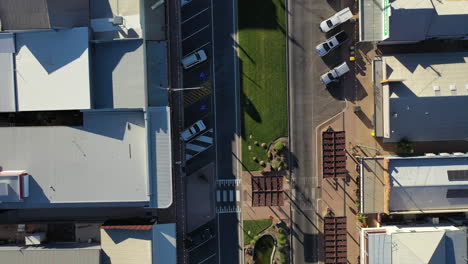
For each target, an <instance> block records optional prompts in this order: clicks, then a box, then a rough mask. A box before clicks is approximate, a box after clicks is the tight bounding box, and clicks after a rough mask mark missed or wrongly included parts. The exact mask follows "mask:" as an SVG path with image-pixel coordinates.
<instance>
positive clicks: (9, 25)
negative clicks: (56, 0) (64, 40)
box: [0, 0, 50, 30]
mask: <svg viewBox="0 0 468 264" xmlns="http://www.w3.org/2000/svg"><path fill="white" fill-rule="evenodd" d="M0 20H1V22H2V30H24V29H48V28H50V22H49V14H48V11H47V0H2V1H0Z"/></svg>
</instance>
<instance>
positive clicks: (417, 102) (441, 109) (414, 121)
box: [379, 52, 468, 142]
mask: <svg viewBox="0 0 468 264" xmlns="http://www.w3.org/2000/svg"><path fill="white" fill-rule="evenodd" d="M382 71H383V76H382V79H383V80H389V81H391V82H389V83H388V84H386V85H384V87H383V93H382V94H383V96H382V98H383V102H384V104H383V105H384V111H383V113H384V114H383V118H384V122H383V124H384V137H385V141H386V142H397V141H399V140H400V139H401V138H403V137H407V138H408V139H409V140H411V141H442V140H465V139H466V138H467V134H468V115H466V114H465V112H466V111H467V110H468V75H467V74H466V73H467V72H468V53H466V52H455V53H417V54H396V55H393V56H384V57H383V63H382ZM379 81H382V80H379Z"/></svg>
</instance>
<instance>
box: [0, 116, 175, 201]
mask: <svg viewBox="0 0 468 264" xmlns="http://www.w3.org/2000/svg"><path fill="white" fill-rule="evenodd" d="M83 119H84V121H83V126H79V127H65V126H48V127H2V128H0V145H1V146H2V149H3V151H2V152H0V160H1V163H2V164H1V166H2V167H3V169H5V170H26V171H27V172H28V173H29V174H30V175H31V176H30V180H29V182H30V187H29V192H30V195H29V197H28V198H26V199H25V200H24V201H23V202H18V203H0V208H54V207H63V206H64V205H68V206H70V207H86V206H89V204H93V203H113V204H116V205H117V206H128V204H126V203H125V202H139V203H145V204H148V203H149V194H148V182H147V181H148V176H147V175H148V172H147V162H148V161H147V149H146V148H147V141H146V140H147V139H146V127H145V120H144V113H143V112H142V111H135V112H122V111H113V112H85V113H83ZM169 166H170V165H169Z"/></svg>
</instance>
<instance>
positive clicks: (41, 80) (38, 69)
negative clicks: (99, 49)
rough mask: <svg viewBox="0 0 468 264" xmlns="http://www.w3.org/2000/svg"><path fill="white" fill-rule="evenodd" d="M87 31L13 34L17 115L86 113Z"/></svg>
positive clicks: (88, 99)
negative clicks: (26, 113) (83, 111)
mask: <svg viewBox="0 0 468 264" xmlns="http://www.w3.org/2000/svg"><path fill="white" fill-rule="evenodd" d="M88 34H89V30H88V28H85V27H84V28H73V29H66V30H55V31H41V32H22V33H17V34H16V51H17V52H16V55H15V61H16V90H17V102H18V110H19V111H37V110H65V109H89V108H91V99H90V80H89V61H88V58H89V54H88V45H89V43H88Z"/></svg>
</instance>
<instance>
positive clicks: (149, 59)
mask: <svg viewBox="0 0 468 264" xmlns="http://www.w3.org/2000/svg"><path fill="white" fill-rule="evenodd" d="M146 71H147V73H146V76H147V79H148V80H147V82H148V84H147V87H148V106H167V105H168V103H169V102H168V91H167V90H165V89H161V88H165V87H168V76H169V75H168V72H167V43H166V42H165V41H161V42H159V41H146Z"/></svg>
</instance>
